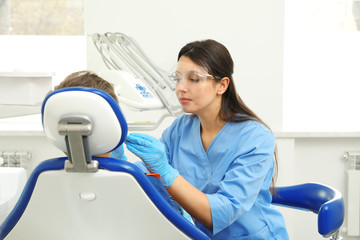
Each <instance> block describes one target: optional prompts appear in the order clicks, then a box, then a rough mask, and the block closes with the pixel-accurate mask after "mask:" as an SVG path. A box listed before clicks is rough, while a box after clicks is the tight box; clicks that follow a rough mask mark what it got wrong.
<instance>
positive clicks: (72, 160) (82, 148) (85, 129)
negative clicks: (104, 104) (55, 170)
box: [58, 115, 99, 172]
mask: <svg viewBox="0 0 360 240" xmlns="http://www.w3.org/2000/svg"><path fill="white" fill-rule="evenodd" d="M92 130H93V124H92V121H91V119H90V118H89V117H88V116H86V115H67V116H64V117H62V118H61V119H60V121H59V123H58V132H59V134H60V135H64V136H65V142H66V148H67V154H68V157H69V160H67V161H66V162H65V170H66V171H67V172H96V171H97V170H98V165H99V163H98V162H97V161H93V160H92V159H91V154H90V149H89V146H88V136H89V135H91V133H92Z"/></svg>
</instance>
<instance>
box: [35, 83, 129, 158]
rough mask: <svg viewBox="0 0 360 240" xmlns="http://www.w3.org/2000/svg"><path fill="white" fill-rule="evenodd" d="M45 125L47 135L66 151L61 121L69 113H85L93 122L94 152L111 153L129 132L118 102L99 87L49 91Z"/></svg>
mask: <svg viewBox="0 0 360 240" xmlns="http://www.w3.org/2000/svg"><path fill="white" fill-rule="evenodd" d="M41 114H42V124H43V129H44V132H45V135H46V136H47V138H48V139H49V140H50V141H51V142H52V143H53V144H54V145H55V146H56V147H58V148H59V149H60V150H62V151H63V152H67V148H66V143H65V136H63V135H60V134H59V132H58V123H59V121H60V120H61V119H63V118H64V117H66V116H86V118H87V119H88V120H90V122H91V123H92V125H93V130H92V133H91V135H90V136H88V142H89V149H90V153H91V155H99V154H103V153H107V152H110V151H112V150H114V149H115V148H117V147H118V146H120V145H121V144H122V143H123V142H124V140H125V138H126V135H127V123H126V120H125V118H124V116H123V114H122V112H121V109H120V106H119V104H118V103H117V102H116V101H115V99H114V98H112V97H111V96H110V95H109V94H108V93H106V92H104V91H101V90H99V89H93V88H86V87H71V88H63V89H59V90H56V91H54V92H52V93H50V94H49V95H48V96H47V97H46V98H45V100H44V101H43V104H42V108H41Z"/></svg>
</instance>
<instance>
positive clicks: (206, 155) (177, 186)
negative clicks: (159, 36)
mask: <svg viewBox="0 0 360 240" xmlns="http://www.w3.org/2000/svg"><path fill="white" fill-rule="evenodd" d="M233 66H234V64H233V60H232V58H231V55H230V53H229V52H228V50H227V48H226V47H225V46H223V45H222V44H221V43H219V42H216V41H214V40H205V41H195V42H191V43H189V44H187V45H186V46H184V47H183V48H182V49H181V50H180V52H179V55H178V65H177V70H176V72H175V73H173V74H172V75H171V78H172V79H173V80H174V81H175V82H176V95H177V97H178V99H179V101H180V103H181V105H182V109H183V111H184V112H185V113H190V115H189V114H185V115H183V116H181V117H179V118H178V119H176V120H175V121H174V122H173V124H172V125H171V126H170V127H169V128H167V129H166V130H165V131H164V132H163V134H162V138H161V141H159V140H157V139H156V138H154V137H151V136H149V135H146V134H140V133H132V134H130V135H129V136H128V137H127V139H126V146H127V148H128V149H129V150H130V151H131V152H133V153H134V154H136V155H137V156H138V157H140V158H141V159H142V161H143V162H144V163H145V166H146V168H147V169H148V170H149V171H150V172H151V173H160V175H161V181H162V183H163V185H164V186H165V188H166V189H167V191H168V193H169V194H170V195H171V196H172V197H173V198H174V199H175V200H176V201H177V202H178V203H179V204H180V205H181V206H182V207H183V208H184V209H185V210H186V211H187V212H188V213H189V214H190V215H191V216H192V218H193V219H194V222H195V224H196V225H197V226H198V227H199V228H200V229H201V230H202V231H204V232H205V233H206V234H207V235H209V237H211V238H212V239H222V240H223V239H249V240H250V239H251V240H255V239H267V240H268V239H278V240H280V239H289V237H288V234H287V230H286V227H285V223H284V220H283V217H282V215H281V213H280V212H279V211H278V210H277V209H275V208H274V207H273V206H272V205H271V199H272V195H271V192H270V190H269V188H270V186H271V185H273V174H274V172H276V171H275V168H276V166H277V162H276V158H275V157H274V156H275V154H274V153H275V139H274V135H273V133H272V132H271V130H270V129H269V128H268V127H267V126H266V125H265V124H264V123H263V122H262V121H261V119H260V118H258V117H257V116H256V115H255V114H254V113H253V112H252V111H251V110H250V109H249V108H248V107H247V106H246V105H245V104H244V102H243V101H242V100H241V98H240V97H239V95H238V93H237V92H236V89H235V85H234V80H233V78H232V74H233Z"/></svg>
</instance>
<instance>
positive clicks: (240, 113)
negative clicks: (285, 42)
mask: <svg viewBox="0 0 360 240" xmlns="http://www.w3.org/2000/svg"><path fill="white" fill-rule="evenodd" d="M182 56H186V57H188V58H190V59H191V60H192V61H193V62H194V63H196V64H197V65H199V66H201V67H203V68H205V69H206V70H207V71H208V73H209V74H211V75H212V76H214V78H215V80H214V81H216V82H220V81H221V79H222V78H224V77H228V78H229V79H230V82H229V86H228V88H227V90H226V91H225V93H224V94H223V95H222V99H221V108H220V112H219V117H220V119H222V120H224V121H227V122H244V121H248V120H254V121H258V122H260V123H262V124H264V125H265V126H266V127H267V128H268V129H270V128H269V126H267V125H266V124H265V123H264V122H263V121H262V120H261V119H260V118H259V117H258V116H257V115H256V114H255V113H254V112H253V111H252V110H251V109H250V108H249V107H247V106H246V104H245V103H244V101H243V100H242V99H241V98H240V96H239V94H238V93H237V91H236V88H235V83H234V79H233V76H232V75H233V72H234V62H233V60H232V57H231V55H230V53H229V51H228V49H227V48H226V47H225V46H224V45H223V44H221V43H219V42H217V41H215V40H212V39H208V40H203V41H195V42H191V43H188V44H187V45H185V46H184V47H183V48H182V49H181V50H180V52H179V54H178V61H179V59H180V57H182ZM270 130H271V129H270ZM274 159H275V170H274V174H273V178H272V182H271V189H273V187H274V186H275V181H276V177H277V171H278V162H277V148H276V147H275V151H274Z"/></svg>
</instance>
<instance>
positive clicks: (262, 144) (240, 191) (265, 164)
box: [207, 131, 275, 235]
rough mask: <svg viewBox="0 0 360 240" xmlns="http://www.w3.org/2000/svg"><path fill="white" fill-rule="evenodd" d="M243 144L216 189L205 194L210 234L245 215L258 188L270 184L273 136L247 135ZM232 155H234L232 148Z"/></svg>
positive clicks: (267, 134) (272, 161)
mask: <svg viewBox="0 0 360 240" xmlns="http://www.w3.org/2000/svg"><path fill="white" fill-rule="evenodd" d="M246 144H247V146H248V148H247V149H246V151H243V150H242V151H241V153H240V155H239V156H236V158H235V160H234V162H233V163H232V164H231V165H230V166H229V168H228V170H227V172H226V174H225V176H224V178H223V180H222V181H220V182H219V190H218V191H217V192H216V193H213V194H207V197H208V200H209V203H210V208H211V215H212V220H213V234H214V235H215V234H216V233H218V232H220V231H221V230H223V229H224V228H226V227H228V226H229V225H230V224H232V223H233V222H234V221H235V220H237V219H238V218H239V217H240V216H241V215H243V214H245V213H246V212H248V211H249V210H250V209H251V208H252V206H253V205H254V203H255V201H256V200H257V198H258V195H259V192H260V191H261V189H262V188H263V189H268V187H269V185H270V183H271V178H272V174H273V166H274V159H273V153H274V147H275V139H274V136H273V134H272V133H271V132H265V131H260V133H259V132H254V133H253V134H251V136H248V139H247V141H246ZM234 147H236V144H234ZM234 152H235V153H236V149H234ZM259 214H260V213H259ZM250 224H251V223H250Z"/></svg>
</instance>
